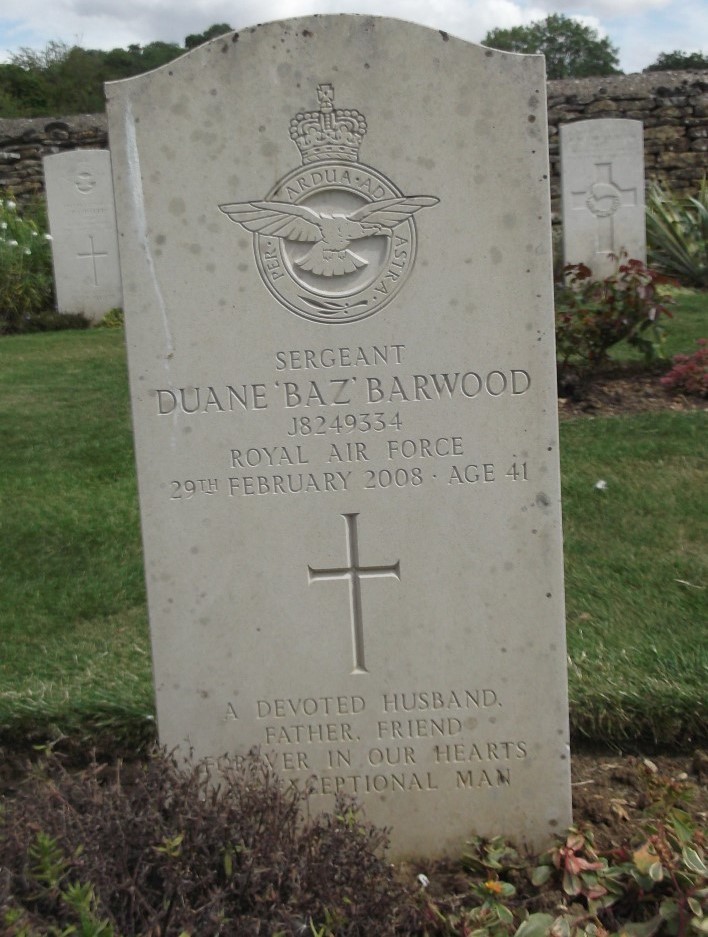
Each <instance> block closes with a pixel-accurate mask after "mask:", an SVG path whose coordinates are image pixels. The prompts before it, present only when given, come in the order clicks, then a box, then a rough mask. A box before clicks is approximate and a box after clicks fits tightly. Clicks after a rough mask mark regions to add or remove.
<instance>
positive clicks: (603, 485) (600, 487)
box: [594, 478, 607, 491]
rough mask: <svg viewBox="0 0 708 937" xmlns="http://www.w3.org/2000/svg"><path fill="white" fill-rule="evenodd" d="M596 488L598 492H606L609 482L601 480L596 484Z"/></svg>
mask: <svg viewBox="0 0 708 937" xmlns="http://www.w3.org/2000/svg"><path fill="white" fill-rule="evenodd" d="M594 487H595V488H597V490H598V491H605V490H606V489H607V482H606V481H605V479H604V478H601V479H600V480H599V481H596V482H595V486H594Z"/></svg>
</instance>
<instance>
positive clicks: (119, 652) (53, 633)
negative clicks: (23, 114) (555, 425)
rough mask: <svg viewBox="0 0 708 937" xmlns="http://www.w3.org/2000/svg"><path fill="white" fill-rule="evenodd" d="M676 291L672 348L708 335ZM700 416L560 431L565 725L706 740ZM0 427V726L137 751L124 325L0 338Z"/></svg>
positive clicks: (139, 704) (588, 422) (590, 731)
mask: <svg viewBox="0 0 708 937" xmlns="http://www.w3.org/2000/svg"><path fill="white" fill-rule="evenodd" d="M678 301H679V304H680V306H679V309H678V310H677V314H676V316H675V318H674V320H673V322H672V323H671V324H670V328H672V329H673V328H674V327H679V325H678V324H679V322H680V323H681V325H680V329H681V331H680V332H679V338H678V339H676V340H672V341H673V347H672V350H671V352H670V353H671V354H674V353H676V352H677V351H684V352H686V351H691V350H693V343H694V338H695V337H698V336H699V335H701V334H703V335H706V334H708V327H707V321H708V310H707V309H706V305H707V302H706V294H705V293H704V294H697V293H688V294H683V295H679V296H678ZM706 422H707V421H706V415H705V413H704V412H699V411H694V412H692V413H671V412H666V413H661V414H656V415H641V416H632V417H610V418H603V419H600V418H596V419H581V420H572V421H568V422H566V423H564V424H563V426H562V431H561V453H562V477H563V488H564V518H565V521H564V522H565V542H566V577H567V584H566V588H567V605H568V642H569V657H570V670H569V679H570V694H571V721H572V724H573V729H574V732H575V736H576V738H577V739H584V740H587V741H589V742H592V743H595V744H604V745H607V744H608V743H616V744H619V745H622V744H626V745H630V744H632V743H635V744H646V743H648V742H651V741H653V740H655V741H657V742H659V743H660V744H663V745H677V744H678V745H679V746H680V745H684V746H685V745H690V744H692V743H694V742H695V743H699V742H700V743H704V744H705V743H706V742H708V689H707V688H708V646H707V642H706V640H705V627H706V618H707V617H708V616H706V610H707V608H708V550H707V549H706V543H707V542H708V488H707V485H706V476H705V457H706V453H707V449H708V443H707V442H706V439H707V438H708V432H706V430H707V429H708V426H707V425H706ZM0 426H2V446H1V447H0V538H1V542H2V544H3V555H2V559H1V560H0V642H1V645H2V653H1V654H0V740H3V739H4V740H5V741H7V742H10V743H11V742H12V741H13V740H19V739H22V738H25V737H27V736H29V737H34V738H37V739H41V738H44V737H47V736H49V737H56V736H58V735H60V734H65V735H70V736H72V738H76V739H77V740H79V741H82V742H89V741H92V740H98V739H110V741H111V744H112V745H113V746H116V745H120V744H124V745H125V746H127V747H129V748H130V747H133V748H134V747H136V746H139V745H141V744H143V743H144V742H145V740H147V739H149V738H151V736H152V733H153V730H154V723H153V722H152V712H153V702H152V686H151V672H150V654H149V640H148V633H147V622H146V610H145V591H144V582H143V570H142V558H141V547H140V536H139V519H138V509H137V496H136V486H135V473H134V466H133V453H132V445H131V432H130V416H129V404H128V390H127V375H126V366H125V354H124V347H123V333H122V330H119V329H116V330H110V329H96V330H92V331H88V332H75V331H72V332H58V333H46V334H39V335H28V336H17V337H12V338H4V339H2V341H0ZM600 479H603V480H605V481H606V482H607V487H606V488H604V489H602V490H601V489H598V488H596V487H595V483H596V482H597V481H599V480H600Z"/></svg>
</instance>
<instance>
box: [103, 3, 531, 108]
mask: <svg viewBox="0 0 708 937" xmlns="http://www.w3.org/2000/svg"><path fill="white" fill-rule="evenodd" d="M342 30H344V31H345V34H346V35H347V36H348V41H349V42H351V43H360V44H361V46H362V51H364V48H365V47H366V46H367V45H368V46H369V48H370V51H371V53H372V54H373V52H374V50H375V46H376V43H377V42H378V41H381V40H387V39H388V38H390V37H391V36H392V35H395V36H396V37H398V38H399V39H401V40H403V41H405V42H406V43H408V42H410V41H411V39H412V38H413V37H414V36H416V35H418V36H419V37H420V40H421V41H422V40H423V39H425V40H428V41H431V40H432V41H434V42H435V43H439V44H440V46H441V47H444V45H446V44H448V45H449V47H450V48H454V47H457V46H459V45H463V46H464V47H465V49H466V50H467V53H468V54H470V53H471V54H476V55H477V56H478V57H479V58H481V59H491V58H494V57H496V58H501V59H504V60H506V61H509V62H510V61H513V60H517V61H529V62H534V63H540V64H543V65H545V59H544V56H543V55H540V54H531V55H527V54H521V53H518V52H504V51H501V50H499V49H491V48H487V47H486V46H482V45H479V44H477V43H474V42H470V41H469V40H466V39H461V38H459V37H456V36H454V35H452V34H451V33H449V32H447V31H446V30H443V29H435V28H433V27H430V26H424V25H421V24H420V23H414V22H411V21H409V20H403V19H397V18H394V17H387V16H372V15H369V14H363V13H315V14H312V15H310V16H301V17H293V18H292V19H283V20H273V21H271V22H267V23H259V24H257V25H254V26H246V27H243V28H241V29H236V30H233V31H232V32H230V33H224V34H223V35H222V36H217V37H216V38H214V39H210V40H209V41H208V42H205V43H203V44H202V45H200V46H197V47H196V48H194V49H190V50H189V51H188V52H185V54H184V55H181V56H180V57H179V58H177V59H173V60H172V61H170V62H167V63H166V64H165V65H161V66H159V68H156V69H153V70H152V71H149V72H144V73H142V74H141V75H134V76H132V77H130V78H124V79H121V80H120V81H111V82H106V85H105V87H106V92H107V94H110V92H111V91H112V90H113V89H114V88H117V87H122V86H126V87H127V86H134V85H139V84H141V83H142V82H144V81H145V80H148V79H149V78H151V77H153V76H155V75H157V74H160V73H167V74H170V75H173V74H174V73H176V70H179V69H182V68H184V67H185V64H186V63H187V62H188V61H196V60H199V59H206V58H207V57H209V56H212V55H224V56H225V57H229V56H236V55H238V53H240V52H242V50H243V49H244V48H248V47H249V46H251V45H252V44H254V43H255V44H256V45H258V46H262V45H263V44H267V43H268V42H271V43H278V44H283V45H284V46H285V50H284V51H285V53H286V54H290V53H292V51H293V49H292V47H289V46H288V43H296V42H297V43H299V42H300V41H302V45H301V46H300V48H299V51H304V47H306V45H308V44H309V45H315V46H316V45H317V43H318V41H322V40H324V41H325V42H326V41H327V38H328V36H331V34H332V32H333V31H336V32H338V33H341V32H342ZM271 51H272V52H273V53H275V52H276V51H277V46H276V45H272V47H271ZM410 65H411V68H412V73H413V74H414V73H415V70H416V62H415V59H414V58H413V57H412V56H411V61H410Z"/></svg>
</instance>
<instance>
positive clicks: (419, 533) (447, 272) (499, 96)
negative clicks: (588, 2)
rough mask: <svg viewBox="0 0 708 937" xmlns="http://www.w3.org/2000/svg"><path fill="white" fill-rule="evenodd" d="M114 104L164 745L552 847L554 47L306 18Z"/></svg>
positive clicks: (134, 88) (458, 845)
mask: <svg viewBox="0 0 708 937" xmlns="http://www.w3.org/2000/svg"><path fill="white" fill-rule="evenodd" d="M108 97H109V100H108V117H109V127H110V140H111V152H112V159H113V167H114V177H115V185H116V192H117V207H118V215H119V230H120V233H121V266H122V273H123V282H124V292H125V297H126V299H125V316H126V341H127V346H128V364H129V371H130V383H131V397H132V407H133V421H134V434H135V451H136V463H137V467H138V484H139V491H140V503H141V513H142V527H143V543H144V553H145V569H146V580H147V592H148V610H149V616H150V631H151V638H152V653H153V665H154V674H155V688H156V702H157V722H158V728H159V733H160V740H161V742H162V744H164V745H165V746H166V747H167V748H169V749H174V748H180V749H182V750H185V751H193V752H194V753H195V755H196V756H197V757H203V756H205V757H211V756H219V755H221V754H223V753H225V752H227V753H229V754H230V755H232V756H234V757H236V758H240V757H244V756H246V755H247V753H248V752H249V751H250V750H251V749H252V748H254V747H257V748H258V749H259V750H260V752H261V755H262V756H263V757H264V758H265V759H266V760H267V762H268V764H269V765H270V766H271V767H272V768H273V770H275V771H277V772H278V774H279V776H280V777H281V778H282V779H283V780H284V781H285V783H288V784H290V783H292V784H295V785H307V786H308V787H309V788H310V789H311V791H312V795H311V799H310V801H309V809H310V810H311V811H312V812H316V811H317V810H318V809H327V810H330V809H332V808H333V807H334V804H335V798H336V795H337V794H340V795H349V796H352V797H355V798H356V799H357V800H359V801H360V803H361V806H362V808H363V810H364V812H365V815H366V817H367V818H368V819H369V820H371V821H372V822H374V823H376V824H379V825H381V826H386V827H388V828H390V829H391V843H392V851H391V854H392V855H394V856H404V855H410V854H412V853H418V854H424V855H426V856H427V857H432V856H434V855H440V854H443V853H452V854H456V855H459V852H460V850H461V849H462V847H463V845H464V843H465V841H466V840H468V839H469V837H470V836H471V835H472V834H473V833H476V834H478V835H480V836H497V835H501V836H506V837H508V838H513V839H516V840H518V841H523V842H524V843H527V844H530V845H532V846H534V847H535V848H538V849H543V848H545V846H546V845H547V843H548V841H549V837H550V835H551V834H552V833H554V832H556V831H558V830H562V829H564V828H565V827H566V826H567V825H568V823H569V822H570V820H571V815H570V772H569V751H568V709H567V695H566V676H565V675H566V652H565V640H564V613H563V583H562V542H561V524H560V474H559V464H558V426H557V400H556V372H555V354H554V352H555V349H554V323H553V281H552V274H551V258H552V251H551V223H550V197H549V195H550V193H549V187H548V140H547V133H546V102H545V76H544V73H543V58H542V57H541V56H525V55H514V54H506V53H501V52H495V51H493V50H491V49H484V48H482V47H478V46H473V45H471V44H470V43H466V42H463V41H462V40H459V39H455V38H454V37H452V36H449V35H448V34H447V33H444V32H439V31H438V30H434V29H427V28H425V27H422V26H416V25H414V24H411V23H404V22H400V21H396V20H391V19H385V18H379V17H368V16H316V17H304V18H302V19H294V20H289V21H286V22H280V23H268V24H265V25H263V26H258V27H254V28H252V29H244V30H241V31H240V32H238V33H233V34H230V35H227V36H224V37H220V38H218V39H215V40H213V41H212V42H210V43H206V44H205V45H203V46H200V47H199V48H198V49H195V50H193V51H191V52H189V53H188V54H186V55H184V56H182V57H181V58H179V59H177V60H175V61H174V62H171V63H169V65H168V66H165V67H164V68H159V69H156V70H155V71H153V72H150V73H148V74H145V75H141V76H138V77H135V78H131V79H128V80H126V81H121V82H116V83H113V84H111V85H109V86H108ZM335 98H336V100H335ZM85 262H86V263H87V264H88V261H85Z"/></svg>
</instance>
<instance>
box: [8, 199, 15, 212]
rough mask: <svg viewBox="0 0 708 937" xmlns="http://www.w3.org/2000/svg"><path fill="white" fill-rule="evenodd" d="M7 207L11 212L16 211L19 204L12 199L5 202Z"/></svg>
mask: <svg viewBox="0 0 708 937" xmlns="http://www.w3.org/2000/svg"><path fill="white" fill-rule="evenodd" d="M5 206H6V207H7V208H9V210H10V211H14V210H15V209H16V208H17V203H16V202H13V201H12V199H8V200H7V201H6V202H5Z"/></svg>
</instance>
